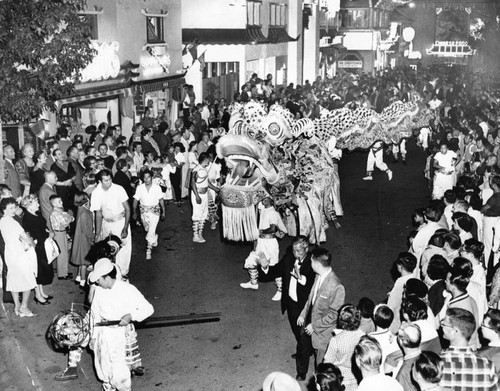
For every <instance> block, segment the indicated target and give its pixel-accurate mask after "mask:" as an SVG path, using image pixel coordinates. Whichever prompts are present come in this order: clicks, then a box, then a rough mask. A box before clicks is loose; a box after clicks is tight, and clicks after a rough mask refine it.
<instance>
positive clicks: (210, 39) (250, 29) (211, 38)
mask: <svg viewBox="0 0 500 391" xmlns="http://www.w3.org/2000/svg"><path fill="white" fill-rule="evenodd" d="M194 40H198V41H199V42H200V44H201V45H260V44H264V43H269V40H268V39H267V38H266V37H265V36H264V34H262V29H261V27H260V26H247V27H246V28H243V29H182V43H184V44H189V43H192V42H193V41H194Z"/></svg>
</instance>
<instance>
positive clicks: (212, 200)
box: [207, 147, 222, 229]
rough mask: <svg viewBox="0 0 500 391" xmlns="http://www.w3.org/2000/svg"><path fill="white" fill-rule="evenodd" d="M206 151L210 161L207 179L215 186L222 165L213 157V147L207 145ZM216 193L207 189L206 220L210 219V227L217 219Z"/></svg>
mask: <svg viewBox="0 0 500 391" xmlns="http://www.w3.org/2000/svg"><path fill="white" fill-rule="evenodd" d="M211 150H212V151H213V152H212V153H211V152H210V151H211ZM207 153H208V156H209V159H210V162H211V163H210V164H209V166H208V167H207V171H208V181H209V182H210V183H211V184H212V185H214V186H215V187H219V185H220V176H221V175H220V174H221V168H222V166H221V165H220V163H218V162H217V160H216V159H215V158H216V155H215V150H214V149H213V148H211V147H209V149H208V151H207ZM216 194H217V193H216V192H215V191H214V190H212V189H211V188H209V189H208V221H210V228H211V229H216V228H217V221H218V220H219V216H217V210H218V206H217V203H216Z"/></svg>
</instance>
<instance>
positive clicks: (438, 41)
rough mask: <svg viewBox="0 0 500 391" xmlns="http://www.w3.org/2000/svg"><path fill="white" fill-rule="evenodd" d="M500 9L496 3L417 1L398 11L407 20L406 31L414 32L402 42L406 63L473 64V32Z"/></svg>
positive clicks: (489, 0) (485, 0)
mask: <svg viewBox="0 0 500 391" xmlns="http://www.w3.org/2000/svg"><path fill="white" fill-rule="evenodd" d="M498 6H499V3H498V1H496V0H460V1H453V0H415V1H414V2H412V3H410V4H408V5H406V6H404V7H399V8H398V9H397V10H396V12H397V14H398V15H399V16H400V17H401V16H402V17H403V19H405V21H404V22H403V23H402V27H403V30H404V29H405V28H407V29H408V30H413V33H412V34H411V36H410V37H408V38H412V39H411V40H410V39H408V38H407V39H404V37H402V39H401V40H400V44H401V45H403V46H404V49H403V50H402V51H401V54H402V55H401V58H402V59H403V62H405V63H410V64H412V65H413V66H415V65H416V64H417V62H421V63H422V64H423V65H428V64H431V63H438V64H448V65H452V64H458V65H470V64H472V63H473V62H474V61H476V60H477V54H478V53H477V51H476V50H475V48H474V47H473V46H471V44H472V36H473V35H474V34H475V31H474V30H475V29H480V28H481V25H483V26H484V21H485V20H486V19H487V18H491V16H492V15H496V14H497V8H498ZM480 40H482V39H480ZM412 53H413V56H411V54H412ZM409 57H410V58H409ZM411 57H413V58H411Z"/></svg>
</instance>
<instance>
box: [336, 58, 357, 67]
mask: <svg viewBox="0 0 500 391" xmlns="http://www.w3.org/2000/svg"><path fill="white" fill-rule="evenodd" d="M338 67H339V68H363V61H346V60H344V61H339V62H338Z"/></svg>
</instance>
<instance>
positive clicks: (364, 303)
mask: <svg viewBox="0 0 500 391" xmlns="http://www.w3.org/2000/svg"><path fill="white" fill-rule="evenodd" d="M358 309H359V312H360V313H361V322H360V323H359V329H360V330H362V331H364V332H365V334H370V333H372V332H374V331H375V324H374V323H373V310H374V309H375V303H374V302H373V301H372V300H371V299H369V298H368V297H362V298H361V299H360V300H359V303H358Z"/></svg>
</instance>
